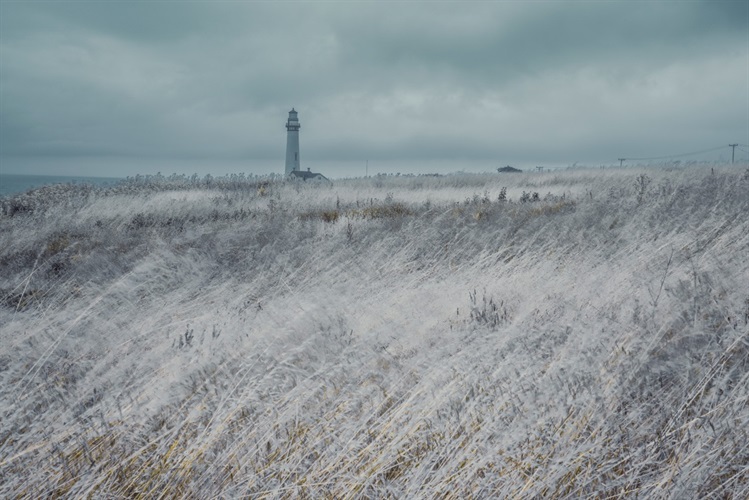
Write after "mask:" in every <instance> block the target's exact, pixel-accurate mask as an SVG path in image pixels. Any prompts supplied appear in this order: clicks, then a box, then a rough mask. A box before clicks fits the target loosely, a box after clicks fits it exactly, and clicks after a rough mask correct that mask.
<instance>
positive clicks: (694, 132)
mask: <svg viewBox="0 0 749 500" xmlns="http://www.w3.org/2000/svg"><path fill="white" fill-rule="evenodd" d="M0 29H1V31H0V127H1V128H0V148H1V150H0V160H1V161H2V163H0V169H1V170H2V171H3V172H4V173H45V174H50V173H59V174H70V175H104V176H126V175H133V174H135V173H155V172H156V171H162V172H163V173H164V174H169V173H172V172H179V173H192V172H198V173H200V174H205V173H209V172H210V173H212V174H214V175H215V174H224V173H229V172H242V171H243V172H247V173H257V174H262V173H268V172H271V171H276V172H279V173H281V172H283V169H284V154H285V147H286V130H285V128H284V124H285V121H286V118H287V117H288V111H289V110H290V109H291V107H292V106H293V107H295V108H296V110H297V111H298V112H299V120H300V123H301V125H302V128H301V131H300V143H301V162H302V168H306V167H311V168H312V169H313V171H314V170H320V171H322V172H323V173H328V174H329V175H331V176H337V177H340V176H359V175H363V174H364V172H365V164H366V162H367V161H369V173H370V174H372V173H376V172H377V171H388V170H389V169H391V170H396V169H397V170H398V171H402V172H404V173H406V172H413V173H424V172H428V171H435V170H441V171H445V170H447V171H456V170H466V171H482V170H490V169H493V168H496V167H498V166H504V165H507V164H510V165H517V166H521V167H526V168H527V167H531V168H532V167H533V166H535V165H549V166H557V165H570V164H574V163H578V164H585V165H599V164H607V165H610V164H614V163H617V162H616V159H617V158H619V157H629V158H636V157H652V156H663V155H670V154H678V153H686V152H692V151H696V150H702V149H708V148H714V147H718V146H723V145H727V144H729V143H740V144H745V145H746V144H749V2H746V1H745V0H739V1H719V0H705V1H687V0H672V1H623V2H618V1H600V2H596V1H535V2H534V1H525V2H521V1H516V2H510V1H502V2H249V1H245V2H242V1H231V2H229V1H227V2H176V1H160V2H145V1H143V2H141V1H105V0H100V1H78V2H66V1H54V2H40V1H34V2H26V1H24V2H14V1H9V0H3V1H2V2H1V3H0ZM745 149H749V148H745ZM730 152H731V150H730V148H725V149H724V150H721V151H717V152H712V153H710V154H708V155H707V156H708V157H711V158H718V157H719V156H720V155H722V157H723V158H724V159H725V158H728V159H730ZM737 154H739V155H743V156H744V157H746V156H747V155H746V153H743V152H742V150H739V151H737ZM710 155H712V156H710ZM683 159H684V160H689V159H691V157H685V158H683ZM326 168H327V169H328V170H326Z"/></svg>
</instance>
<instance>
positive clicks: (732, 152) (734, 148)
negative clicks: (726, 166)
mask: <svg viewBox="0 0 749 500" xmlns="http://www.w3.org/2000/svg"><path fill="white" fill-rule="evenodd" d="M736 146H738V144H729V145H728V147H729V148H731V164H733V158H734V153H736Z"/></svg>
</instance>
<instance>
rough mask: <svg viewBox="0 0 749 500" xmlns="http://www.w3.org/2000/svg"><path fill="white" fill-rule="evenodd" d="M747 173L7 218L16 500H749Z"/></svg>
mask: <svg viewBox="0 0 749 500" xmlns="http://www.w3.org/2000/svg"><path fill="white" fill-rule="evenodd" d="M747 172H749V171H746V167H745V166H744V167H741V168H738V167H726V166H716V167H715V168H714V169H713V170H712V171H711V170H704V169H703V170H700V169H697V168H686V169H678V170H677V169H672V170H666V169H640V170H636V169H621V170H618V169H617V170H605V171H603V170H601V171H583V170H571V171H565V172H547V173H523V174H504V175H497V174H495V175H468V174H465V175H453V176H445V177H413V178H402V177H386V178H371V179H352V180H344V181H338V182H336V183H335V185H333V186H332V187H323V186H320V187H308V186H300V185H293V184H281V183H276V182H270V183H266V182H260V181H258V180H257V179H254V180H253V179H243V178H242V179H237V178H234V179H207V180H202V181H201V180H197V179H182V178H172V179H163V178H156V179H145V180H142V179H138V180H130V182H127V183H123V184H121V185H118V186H116V187H112V188H105V189H94V188H91V187H86V186H68V187H54V188H45V189H42V190H37V191H33V192H30V193H26V194H24V195H20V196H16V197H13V198H9V199H4V200H0V204H1V205H2V206H1V207H0V208H1V209H2V210H1V214H0V299H2V303H1V304H0V327H1V328H2V344H1V345H0V411H1V412H2V418H1V421H0V496H2V497H18V496H21V497H41V496H58V495H69V496H84V495H95V496H103V497H123V496H128V497H129V496H137V495H142V496H147V497H153V496H159V495H168V496H193V497H199V498H209V497H218V496H222V497H229V498H233V497H241V496H248V495H249V496H253V497H254V496H266V495H267V496H269V497H299V496H301V497H305V496H310V497H336V498H338V497H341V498H345V497H383V496H394V497H403V498H413V497H426V498H432V497H456V498H458V497H459V498H465V497H489V496H492V497H511V496H522V497H537V496H546V497H555V498H564V497H569V498H580V497H600V498H603V497H611V496H614V497H616V496H641V497H669V498H687V497H695V498H697V497H699V498H704V497H734V498H746V497H747V495H749V466H747V464H749V448H748V447H747V443H749V435H748V434H749V430H748V429H749V401H748V400H747V397H748V396H749V287H748V286H747V283H749V217H747V214H749V173H747Z"/></svg>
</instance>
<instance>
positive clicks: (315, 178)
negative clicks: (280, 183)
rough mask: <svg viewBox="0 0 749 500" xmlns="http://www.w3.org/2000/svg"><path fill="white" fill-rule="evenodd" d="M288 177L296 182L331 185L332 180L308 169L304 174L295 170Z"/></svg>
mask: <svg viewBox="0 0 749 500" xmlns="http://www.w3.org/2000/svg"><path fill="white" fill-rule="evenodd" d="M288 177H289V179H291V180H295V181H302V182H320V183H330V179H328V178H327V177H325V176H324V175H323V174H319V173H317V172H310V171H309V169H307V171H306V172H302V171H301V170H293V171H292V172H291V173H290V174H289V175H288Z"/></svg>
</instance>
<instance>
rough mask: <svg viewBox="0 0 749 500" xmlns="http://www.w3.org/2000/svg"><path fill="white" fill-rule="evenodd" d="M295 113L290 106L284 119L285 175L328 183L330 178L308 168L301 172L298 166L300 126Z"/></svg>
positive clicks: (299, 162)
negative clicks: (287, 116) (287, 115)
mask: <svg viewBox="0 0 749 500" xmlns="http://www.w3.org/2000/svg"><path fill="white" fill-rule="evenodd" d="M297 115H298V113H297V111H296V110H295V109H294V108H291V111H289V118H288V119H287V120H286V177H287V178H288V179H291V180H295V181H303V182H326V183H330V180H329V179H328V178H327V177H325V176H324V175H322V174H318V173H316V172H310V170H309V169H307V171H306V172H303V171H302V169H301V168H300V164H301V159H300V157H299V129H300V128H302V126H301V125H300V124H299V117H298V116H297Z"/></svg>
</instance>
